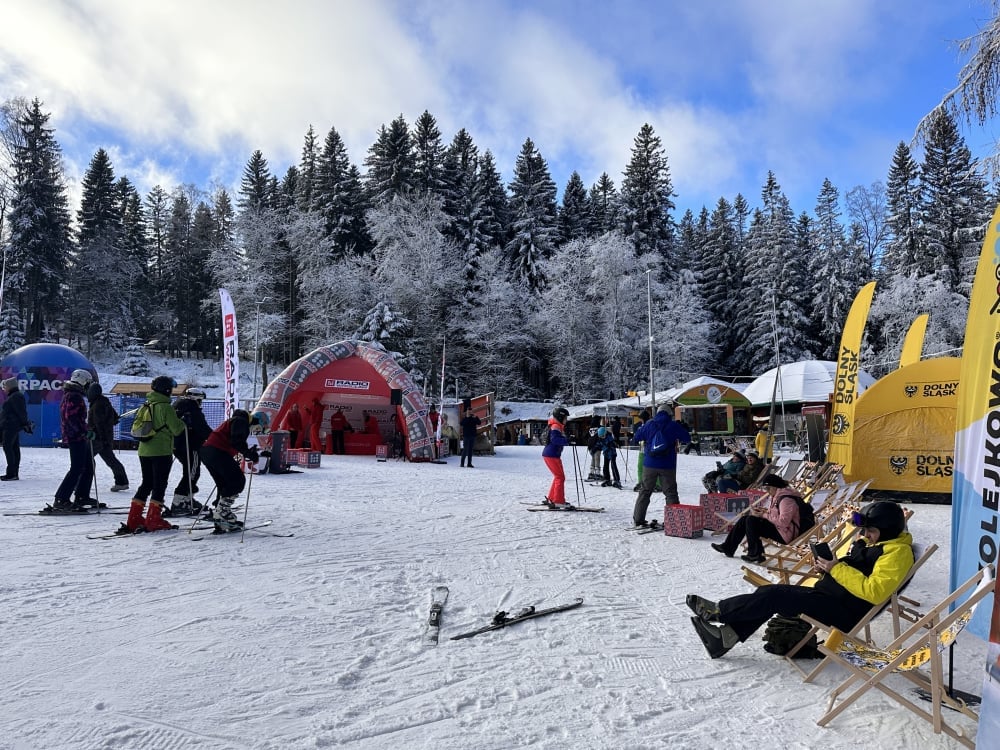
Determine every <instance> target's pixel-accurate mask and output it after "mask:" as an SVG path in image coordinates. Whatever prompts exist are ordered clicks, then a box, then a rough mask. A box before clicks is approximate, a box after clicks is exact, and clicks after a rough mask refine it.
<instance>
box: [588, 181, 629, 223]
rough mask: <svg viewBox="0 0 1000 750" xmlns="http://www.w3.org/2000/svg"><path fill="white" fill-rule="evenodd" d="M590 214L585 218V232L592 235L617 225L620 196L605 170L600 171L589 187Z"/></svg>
mask: <svg viewBox="0 0 1000 750" xmlns="http://www.w3.org/2000/svg"><path fill="white" fill-rule="evenodd" d="M589 204H590V216H589V217H588V219H587V234H589V235H591V236H594V235H598V234H604V233H605V232H610V231H611V230H612V229H614V228H616V227H617V226H618V225H619V214H620V211H621V197H620V196H619V195H618V190H617V189H616V188H615V182H614V180H612V179H611V178H610V177H609V176H608V173H607V172H602V173H601V176H600V177H599V178H598V179H597V182H595V183H594V184H593V185H592V186H591V188H590V196H589Z"/></svg>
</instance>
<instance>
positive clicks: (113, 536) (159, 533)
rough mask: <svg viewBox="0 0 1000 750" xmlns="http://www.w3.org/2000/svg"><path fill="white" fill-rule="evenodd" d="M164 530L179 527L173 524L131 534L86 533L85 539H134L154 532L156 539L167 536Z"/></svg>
mask: <svg viewBox="0 0 1000 750" xmlns="http://www.w3.org/2000/svg"><path fill="white" fill-rule="evenodd" d="M123 525H124V524H123ZM165 531H179V529H178V528H177V527H176V526H175V527H174V528H172V529H161V530H160V531H136V532H134V533H132V534H118V533H111V534H87V539H134V538H135V537H137V536H150V535H151V534H155V535H156V538H157V539H163V538H165V537H166V536H168V535H166V534H164V533H163V532H165Z"/></svg>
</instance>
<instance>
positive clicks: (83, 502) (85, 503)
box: [73, 497, 108, 513]
mask: <svg viewBox="0 0 1000 750" xmlns="http://www.w3.org/2000/svg"><path fill="white" fill-rule="evenodd" d="M73 505H74V506H75V507H76V508H79V509H80V510H82V511H83V512H84V513H86V512H87V509H88V508H107V507H108V504H107V503H100V502H98V501H97V500H95V499H94V498H92V497H78V498H76V500H74V501H73Z"/></svg>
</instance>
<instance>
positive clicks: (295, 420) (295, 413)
mask: <svg viewBox="0 0 1000 750" xmlns="http://www.w3.org/2000/svg"><path fill="white" fill-rule="evenodd" d="M281 426H282V428H283V429H285V430H288V447H289V448H293V449H298V448H301V447H302V441H303V439H304V435H303V434H302V412H301V411H299V405H298V404H292V405H291V406H290V407H289V408H288V413H287V414H285V418H284V420H282V422H281Z"/></svg>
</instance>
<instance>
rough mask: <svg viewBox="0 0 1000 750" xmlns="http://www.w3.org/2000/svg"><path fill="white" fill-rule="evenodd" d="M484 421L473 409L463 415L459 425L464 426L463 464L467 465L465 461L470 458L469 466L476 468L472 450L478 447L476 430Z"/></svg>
mask: <svg viewBox="0 0 1000 750" xmlns="http://www.w3.org/2000/svg"><path fill="white" fill-rule="evenodd" d="M482 423H483V420H481V419H480V418H479V417H477V416H476V415H475V414H474V413H473V412H472V410H471V409H467V410H466V412H465V416H464V417H462V421H461V422H459V426H461V428H462V462H461V465H462V466H465V461H466V459H468V461H469V468H470V469H473V468H475V467H474V466H473V465H472V451H473V449H474V448H475V447H476V432H477V431H478V430H479V425H481V424H482Z"/></svg>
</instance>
